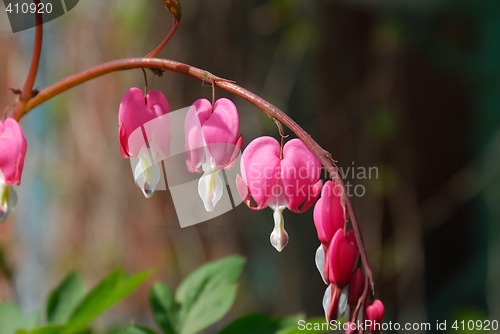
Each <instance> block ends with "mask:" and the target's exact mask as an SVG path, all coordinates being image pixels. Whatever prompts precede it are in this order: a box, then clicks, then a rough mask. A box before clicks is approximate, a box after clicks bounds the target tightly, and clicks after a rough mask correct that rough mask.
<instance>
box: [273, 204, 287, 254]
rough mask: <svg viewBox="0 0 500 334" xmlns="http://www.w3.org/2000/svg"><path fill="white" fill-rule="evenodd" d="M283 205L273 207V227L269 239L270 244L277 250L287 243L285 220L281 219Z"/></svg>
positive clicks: (280, 249)
mask: <svg viewBox="0 0 500 334" xmlns="http://www.w3.org/2000/svg"><path fill="white" fill-rule="evenodd" d="M284 209H285V206H278V207H276V208H273V210H274V212H273V218H274V229H273V231H272V232H271V236H270V238H269V239H270V241H271V245H273V247H274V248H276V250H277V251H278V252H281V251H282V250H283V248H285V246H286V245H287V244H288V233H286V230H285V220H284V219H283V210H284Z"/></svg>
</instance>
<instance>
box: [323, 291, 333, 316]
mask: <svg viewBox="0 0 500 334" xmlns="http://www.w3.org/2000/svg"><path fill="white" fill-rule="evenodd" d="M331 303H332V286H331V285H329V286H328V288H326V290H325V294H324V295H323V310H325V318H326V319H327V320H329V319H328V311H329V310H330V304H331Z"/></svg>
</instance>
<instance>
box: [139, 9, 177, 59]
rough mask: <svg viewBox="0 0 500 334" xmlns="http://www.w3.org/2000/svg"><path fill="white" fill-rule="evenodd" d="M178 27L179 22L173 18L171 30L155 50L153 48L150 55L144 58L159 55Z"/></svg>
mask: <svg viewBox="0 0 500 334" xmlns="http://www.w3.org/2000/svg"><path fill="white" fill-rule="evenodd" d="M178 27H179V21H178V20H177V18H176V17H174V23H173V24H172V28H171V29H170V31H169V32H168V34H167V36H165V38H164V39H163V41H161V42H160V44H158V46H157V47H156V48H154V49H153V50H152V51H151V52H150V53H148V54H147V55H146V58H153V57H156V55H157V54H158V53H160V51H161V50H162V49H163V48H164V47H165V45H167V44H168V42H170V40H171V39H172V37H173V36H174V34H175V32H176V31H177V28H178Z"/></svg>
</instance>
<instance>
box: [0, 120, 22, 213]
mask: <svg viewBox="0 0 500 334" xmlns="http://www.w3.org/2000/svg"><path fill="white" fill-rule="evenodd" d="M26 148H27V144H26V139H25V138H24V133H23V130H22V128H21V126H20V125H19V123H17V122H16V121H15V120H14V119H12V118H7V119H6V120H5V121H4V122H2V121H0V152H1V154H0V222H3V221H5V220H6V219H7V216H8V215H9V213H10V212H11V211H12V210H13V209H14V207H15V205H16V202H17V197H16V193H15V191H14V189H13V188H12V186H13V185H18V184H20V183H21V175H22V172H23V167H24V157H25V156H26Z"/></svg>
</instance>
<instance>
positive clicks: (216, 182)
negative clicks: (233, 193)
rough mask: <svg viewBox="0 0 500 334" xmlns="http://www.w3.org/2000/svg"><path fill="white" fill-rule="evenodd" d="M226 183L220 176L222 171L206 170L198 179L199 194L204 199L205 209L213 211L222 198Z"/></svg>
mask: <svg viewBox="0 0 500 334" xmlns="http://www.w3.org/2000/svg"><path fill="white" fill-rule="evenodd" d="M223 188H224V183H223V182H222V178H221V176H220V171H216V172H205V173H204V174H203V175H202V177H201V178H200V180H199V181H198V195H199V196H200V198H201V200H202V201H203V205H204V206H205V210H206V211H207V212H213V211H214V210H215V206H216V205H217V203H219V201H220V199H221V198H222V192H223Z"/></svg>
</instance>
